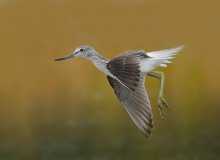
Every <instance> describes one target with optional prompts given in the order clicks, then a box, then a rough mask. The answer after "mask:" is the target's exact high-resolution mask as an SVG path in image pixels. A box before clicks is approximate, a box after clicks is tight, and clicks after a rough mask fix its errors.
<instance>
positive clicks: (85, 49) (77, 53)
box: [55, 45, 96, 61]
mask: <svg viewBox="0 0 220 160" xmlns="http://www.w3.org/2000/svg"><path fill="white" fill-rule="evenodd" d="M95 53H96V51H95V49H94V48H93V47H90V46H86V45H83V46H80V47H78V48H76V49H75V50H74V51H73V52H72V53H70V54H69V55H66V56H64V57H60V58H56V59H55V61H62V60H68V59H71V58H74V57H81V58H89V57H91V56H93V55H94V54H95Z"/></svg>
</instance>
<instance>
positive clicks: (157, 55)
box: [55, 45, 184, 137]
mask: <svg viewBox="0 0 220 160" xmlns="http://www.w3.org/2000/svg"><path fill="white" fill-rule="evenodd" d="M183 47H184V46H183V45H180V46H178V47H175V48H170V49H162V50H156V51H145V50H131V51H127V52H124V53H122V54H120V55H118V56H116V57H113V58H112V59H107V58H105V57H104V56H102V55H101V54H100V53H99V52H97V51H96V49H95V48H93V47H92V46H89V45H81V46H79V47H77V48H76V49H75V50H74V51H73V52H71V53H70V54H68V55H66V56H64V57H60V58H56V59H55V61H63V60H69V59H72V58H76V57H80V58H84V59H87V60H89V61H91V62H92V63H93V64H94V65H95V67H96V68H97V69H98V70H99V71H101V72H103V73H104V74H105V75H106V77H107V80H108V82H109V84H110V86H111V87H112V88H113V90H114V93H115V95H116V97H117V98H118V100H119V101H120V103H121V104H122V106H123V108H124V109H125V110H126V111H127V113H128V115H129V117H130V118H131V120H132V121H133V123H134V124H135V126H136V127H137V128H138V129H139V130H140V131H141V133H143V134H144V135H145V136H146V137H149V136H150V135H151V132H152V128H153V126H154V124H153V113H152V107H151V103H150V99H149V95H148V92H147V90H146V88H145V77H154V78H156V79H158V80H159V81H160V90H159V94H158V107H159V110H160V113H161V115H163V114H162V113H163V110H164V109H166V108H168V103H167V101H166V99H165V98H164V80H165V75H164V73H163V72H161V71H157V70H156V68H158V67H167V65H168V64H169V63H171V59H173V58H175V56H176V55H177V53H179V52H180V51H181V50H182V49H183Z"/></svg>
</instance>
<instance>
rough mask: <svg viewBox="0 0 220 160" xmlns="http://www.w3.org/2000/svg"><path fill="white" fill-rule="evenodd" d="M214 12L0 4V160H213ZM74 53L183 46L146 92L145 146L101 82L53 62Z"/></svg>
mask: <svg viewBox="0 0 220 160" xmlns="http://www.w3.org/2000/svg"><path fill="white" fill-rule="evenodd" d="M219 5H220V3H219V2H218V1H214V0H213V1H212V0H209V1H208V0H204V1H197V0H195V1H191V0H185V1H180V0H167V1H162V0H93V1H85V0H74V1H71V0H38V1H34V0H0V44H1V45H0V46H1V47H0V51H1V52H0V54H1V58H0V62H1V63H0V73H1V77H0V122H1V124H0V159H4V160H8V159H12V160H15V159H16V160H17V159H22V160H24V159H28V160H32V159H36V160H40V159H43V160H46V159H51V160H56V159H57V160H58V159H62V160H69V159H74V160H84V159H85V160H90V159H91V160H111V159H114V160H133V159H139V160H144V159H151V160H186V159H187V160H200V159H204V160H207V159H208V160H218V159H220V152H219V151H220V141H219V139H220V128H219V121H220V116H219V113H220V102H219V95H220V85H219V80H220V74H219V69H220V63H219V58H220V47H219V41H220V29H219V28H220V21H219V16H220V10H219ZM81 44H89V45H92V46H94V47H95V48H96V49H97V50H98V51H99V52H100V53H102V54H103V55H104V56H106V57H108V58H111V57H113V56H116V55H118V54H119V53H122V52H124V51H127V50H133V49H145V50H147V51H151V50H160V49H165V48H171V47H176V46H178V45H180V44H185V49H184V50H183V51H182V52H181V54H179V55H178V56H177V58H176V59H175V60H174V61H173V63H172V64H170V65H169V67H168V68H166V69H164V72H165V74H166V85H165V95H166V98H167V100H168V102H169V105H170V108H169V110H168V112H167V115H166V118H165V119H164V120H163V119H161V118H160V115H159V112H158V108H157V104H156V100H157V99H156V97H157V93H158V90H159V82H158V81H157V80H155V79H152V78H148V79H147V81H146V87H147V89H148V92H149V94H150V98H151V103H152V107H153V111H154V118H155V119H154V124H155V128H154V130H153V134H152V136H151V137H150V138H148V139H146V138H145V137H144V136H143V135H142V134H141V133H140V132H139V131H138V130H137V129H136V127H135V126H134V125H133V123H132V122H131V121H130V119H129V117H128V115H127V113H126V112H125V111H124V110H123V108H122V107H121V106H120V104H119V102H118V100H117V99H116V97H115V95H114V94H113V91H112V89H111V87H110V86H109V84H108V83H107V80H106V77H105V76H104V74H102V73H100V72H99V71H97V69H96V68H95V67H94V66H93V65H92V64H91V63H90V62H88V61H85V60H81V59H75V60H73V61H68V62H59V63H58V62H54V61H53V59H54V58H55V57H60V56H63V55H66V54H67V53H69V52H71V51H72V50H73V49H74V48H75V47H77V46H79V45H81Z"/></svg>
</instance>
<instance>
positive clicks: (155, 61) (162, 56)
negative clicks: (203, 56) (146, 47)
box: [140, 46, 183, 73]
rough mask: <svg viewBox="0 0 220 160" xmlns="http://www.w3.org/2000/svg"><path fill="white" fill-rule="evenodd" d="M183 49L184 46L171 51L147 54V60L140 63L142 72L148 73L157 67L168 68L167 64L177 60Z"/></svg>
mask: <svg viewBox="0 0 220 160" xmlns="http://www.w3.org/2000/svg"><path fill="white" fill-rule="evenodd" d="M182 49H183V46H179V47H176V48H171V49H164V50H160V51H152V52H145V55H146V56H147V58H143V59H142V60H141V62H140V66H141V71H142V72H144V73H148V72H149V71H152V70H153V69H155V68H156V67H158V66H160V67H167V64H169V63H171V61H170V60H171V59H173V58H175V56H176V54H177V53H178V52H180V51H181V50H182Z"/></svg>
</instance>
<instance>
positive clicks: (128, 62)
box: [107, 54, 153, 136]
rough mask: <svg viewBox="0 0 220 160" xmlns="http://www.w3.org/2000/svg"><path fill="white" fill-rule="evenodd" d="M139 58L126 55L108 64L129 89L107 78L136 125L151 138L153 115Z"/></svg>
mask: <svg viewBox="0 0 220 160" xmlns="http://www.w3.org/2000/svg"><path fill="white" fill-rule="evenodd" d="M138 58H139V55H138V54H137V55H135V54H133V55H131V56H130V55H129V56H127V55H125V56H120V57H116V58H114V59H113V60H111V61H110V62H109V63H108V64H107V68H108V69H109V70H110V72H111V73H112V74H113V75H114V76H116V77H117V78H119V80H121V81H122V82H123V83H125V85H126V86H128V87H129V89H128V88H126V87H125V86H123V85H122V84H121V83H120V82H118V81H117V80H115V79H113V78H111V77H110V76H107V79H108V81H109V83H110V85H111V86H112V88H113V89H114V92H115V94H116V96H117V97H118V99H119V100H120V102H121V103H122V104H123V106H124V108H125V110H126V111H127V112H128V114H129V116H130V117H131V119H132V121H133V122H134V124H135V125H136V126H137V127H138V128H139V129H140V130H141V131H142V132H143V133H144V134H145V135H146V136H149V135H150V133H151V128H152V127H153V122H152V117H153V115H152V110H151V105H150V101H149V97H148V94H147V92H146V90H145V86H144V80H145V77H144V74H143V73H141V72H140V70H139V63H138Z"/></svg>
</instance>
